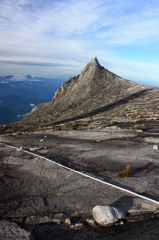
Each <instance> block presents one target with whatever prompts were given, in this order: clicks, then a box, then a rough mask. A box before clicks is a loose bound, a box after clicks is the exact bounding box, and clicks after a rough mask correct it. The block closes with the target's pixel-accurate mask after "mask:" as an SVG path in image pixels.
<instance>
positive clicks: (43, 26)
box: [0, 0, 159, 77]
mask: <svg viewBox="0 0 159 240" xmlns="http://www.w3.org/2000/svg"><path fill="white" fill-rule="evenodd" d="M0 21H1V25H0V36H1V40H0V41H1V44H0V51H1V56H0V60H1V65H2V66H0V73H1V72H2V73H5V72H7V71H10V73H11V74H12V73H13V72H14V74H17V73H19V74H27V73H28V72H27V71H28V69H29V74H38V75H39V74H40V75H42V76H46V75H48V76H68V77H69V76H70V75H71V76H72V75H74V74H75V75H76V74H78V73H79V72H80V71H81V70H82V68H83V67H84V66H85V64H86V63H87V62H88V61H90V60H91V59H92V58H93V57H95V56H97V57H98V58H99V60H100V59H105V60H104V61H105V62H107V61H108V60H109V59H112V61H111V62H112V64H113V65H112V68H114V67H113V66H114V65H115V62H118V60H121V61H122V60H123V58H124V59H125V65H122V67H124V69H126V71H127V72H128V71H130V72H131V69H130V67H131V64H128V63H127V62H131V61H132V65H133V66H134V67H135V69H136V72H137V71H138V70H137V69H138V60H136V62H134V59H132V55H133V56H134V58H135V53H133V51H132V54H131V55H128V52H127V48H130V49H131V48H132V47H133V48H135V47H138V48H140V49H141V51H142V52H145V55H146V54H147V57H146V56H144V60H142V62H143V63H145V66H146V65H147V64H149V66H152V62H153V61H154V62H155V65H156V62H157V61H158V62H159V58H158V57H156V58H154V57H153V53H152V52H155V51H156V52H158V51H159V44H158V42H159V31H157V29H158V22H159V4H158V1H156V0H151V1H149V0H140V1H137V0H131V1H126V0H120V1H117V0H113V1H112V0H107V1H104V0H91V1H85V0H80V1H78V0H77V1H75V0H67V1H65V0H59V1H52V0H47V1H44V0H39V1H36V0H12V1H10V0H5V1H4V0H3V1H1V8H0ZM126 47H127V48H126ZM147 49H148V51H147ZM152 50H153V51H152ZM140 54H142V53H140ZM150 54H151V56H152V59H148V56H149V55H150ZM123 55H124V57H123ZM158 55H159V54H158ZM140 56H141V55H140ZM139 58H140V57H139V56H138V57H137V58H136V59H139ZM154 59H155V60H154ZM140 62H141V61H140ZM128 66H129V69H128ZM115 69H117V70H120V69H119V67H118V64H116V67H115ZM155 69H156V67H155ZM149 70H150V71H152V70H153V67H152V68H149ZM140 72H141V71H140ZM141 73H142V74H143V77H144V76H145V73H146V69H145V70H144V69H143V68H142V72H141ZM156 74H157V75H158V74H159V70H158V72H156ZM157 75H156V76H157Z"/></svg>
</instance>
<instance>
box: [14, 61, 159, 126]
mask: <svg viewBox="0 0 159 240" xmlns="http://www.w3.org/2000/svg"><path fill="white" fill-rule="evenodd" d="M158 94H159V89H158V88H155V87H149V86H146V85H141V84H137V83H135V82H131V81H129V80H126V79H123V78H121V77H119V76H117V75H116V74H114V73H112V72H110V71H109V70H108V69H105V68H104V67H102V66H101V65H100V64H99V62H98V60H97V58H96V57H95V58H93V59H92V60H91V61H90V62H89V63H88V64H87V65H86V67H85V68H84V69H83V70H82V72H81V74H80V75H78V76H75V77H73V78H70V79H69V80H68V81H66V82H64V84H63V85H62V86H61V88H59V89H58V90H57V92H56V93H55V95H54V96H53V99H52V102H49V103H42V104H39V105H37V106H36V107H35V108H33V110H32V112H31V113H30V114H29V115H28V116H27V117H25V118H24V119H23V120H22V121H19V122H18V123H16V124H14V126H16V127H17V126H18V128H19V127H20V128H22V127H23V128H25V129H26V128H27V129H28V128H30V127H35V126H36V127H37V126H44V125H51V124H57V123H66V122H69V121H76V120H79V119H83V118H86V117H96V119H100V121H101V118H102V117H103V118H104V119H105V120H108V121H110V120H112V119H115V120H117V121H118V122H119V121H120V122H122V121H124V122H131V121H134V122H136V121H138V120H143V119H144V120H147V119H148V120H149V119H157V118H158V117H159V104H158Z"/></svg>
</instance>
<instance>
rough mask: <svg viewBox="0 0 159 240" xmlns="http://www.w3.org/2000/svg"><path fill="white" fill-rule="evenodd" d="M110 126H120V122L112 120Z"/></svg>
mask: <svg viewBox="0 0 159 240" xmlns="http://www.w3.org/2000/svg"><path fill="white" fill-rule="evenodd" d="M110 124H111V125H112V126H115V125H117V124H118V121H116V120H111V121H110Z"/></svg>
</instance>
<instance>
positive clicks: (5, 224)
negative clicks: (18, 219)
mask: <svg viewBox="0 0 159 240" xmlns="http://www.w3.org/2000/svg"><path fill="white" fill-rule="evenodd" d="M0 239H1V240H9V239H12V240H17V239H19V240H34V238H33V236H31V234H30V233H29V232H27V231H25V230H24V229H22V228H21V227H19V226H18V225H17V224H16V223H14V222H11V221H6V220H0Z"/></svg>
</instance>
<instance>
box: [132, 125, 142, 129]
mask: <svg viewBox="0 0 159 240" xmlns="http://www.w3.org/2000/svg"><path fill="white" fill-rule="evenodd" d="M134 130H142V127H141V126H140V124H136V125H135V126H134Z"/></svg>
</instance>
